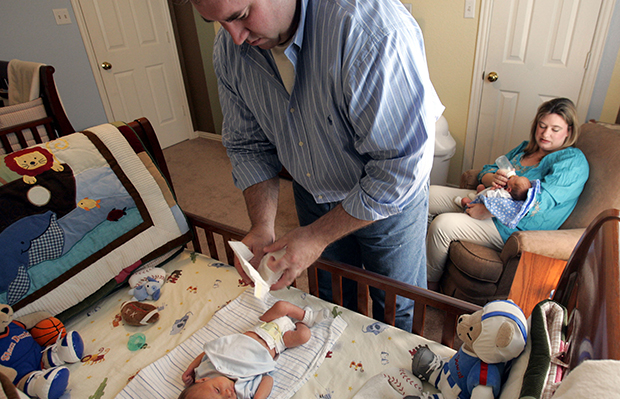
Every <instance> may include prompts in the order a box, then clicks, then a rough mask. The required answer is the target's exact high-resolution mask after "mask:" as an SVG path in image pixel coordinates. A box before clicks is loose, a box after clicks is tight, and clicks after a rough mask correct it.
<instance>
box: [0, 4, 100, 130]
mask: <svg viewBox="0 0 620 399" xmlns="http://www.w3.org/2000/svg"><path fill="white" fill-rule="evenodd" d="M56 8H66V9H67V10H68V11H69V15H70V17H71V21H72V23H71V24H69V25H56V20H55V18H54V14H53V12H52V10H53V9H56ZM0 37H1V38H2V41H1V43H0V59H2V60H4V61H9V60H11V59H19V60H23V61H32V62H40V63H43V64H48V65H52V66H53V67H54V68H55V69H56V72H55V73H54V80H55V82H56V86H57V89H58V92H59V93H60V97H61V99H62V102H63V104H64V106H65V109H66V111H67V116H68V117H69V120H70V121H71V123H72V125H73V127H74V128H75V129H76V130H78V131H79V130H84V129H86V128H89V127H91V126H94V125H99V124H101V123H105V122H107V118H106V115H105V111H104V109H103V104H102V102H101V97H100V96H99V92H98V91H97V85H96V83H95V79H94V77H93V73H92V70H91V68H90V64H89V62H88V57H87V55H86V50H85V49H84V43H83V41H82V36H81V35H80V31H79V29H78V26H77V23H76V21H75V15H74V14H73V8H72V7H71V1H70V0H46V1H40V0H18V1H13V0H3V1H0Z"/></svg>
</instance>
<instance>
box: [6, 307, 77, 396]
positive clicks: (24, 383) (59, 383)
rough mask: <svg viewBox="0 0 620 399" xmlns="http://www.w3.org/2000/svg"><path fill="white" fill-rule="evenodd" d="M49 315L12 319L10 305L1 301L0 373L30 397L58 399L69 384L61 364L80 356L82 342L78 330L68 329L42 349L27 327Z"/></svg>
mask: <svg viewBox="0 0 620 399" xmlns="http://www.w3.org/2000/svg"><path fill="white" fill-rule="evenodd" d="M48 317H51V315H50V314H49V313H47V312H36V313H33V314H30V315H27V316H24V317H22V318H21V319H20V320H13V308H11V307H10V306H9V305H4V304H0V372H1V373H4V374H5V375H6V376H8V377H9V378H10V379H11V380H12V381H13V384H15V385H16V386H17V388H18V389H20V390H21V391H22V392H24V393H26V394H27V395H29V396H31V397H35V398H40V399H57V398H59V397H60V396H62V394H63V393H64V391H65V389H66V388H67V385H68V383H69V369H68V368H67V367H65V366H63V365H64V364H65V363H75V362H78V361H79V360H80V359H81V357H82V355H83V353H84V342H83V341H82V338H81V337H80V334H78V332H77V331H68V332H67V334H66V335H65V336H64V337H63V338H59V339H58V340H57V341H56V342H55V343H54V344H52V345H50V346H48V347H46V348H42V347H41V346H40V345H39V344H38V343H37V342H36V341H35V339H34V338H33V337H32V335H31V334H30V333H29V332H28V330H29V329H30V328H32V327H33V326H34V325H36V324H37V323H38V322H40V321H41V320H43V319H45V318H48Z"/></svg>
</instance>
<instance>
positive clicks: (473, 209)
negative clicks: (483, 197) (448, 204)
mask: <svg viewBox="0 0 620 399" xmlns="http://www.w3.org/2000/svg"><path fill="white" fill-rule="evenodd" d="M465 213H467V214H468V215H469V216H471V217H473V218H474V219H478V220H484V219H489V218H492V217H493V214H492V213H491V212H489V210H488V209H487V207H486V206H484V204H481V203H478V204H473V205H472V204H469V205H467V209H465Z"/></svg>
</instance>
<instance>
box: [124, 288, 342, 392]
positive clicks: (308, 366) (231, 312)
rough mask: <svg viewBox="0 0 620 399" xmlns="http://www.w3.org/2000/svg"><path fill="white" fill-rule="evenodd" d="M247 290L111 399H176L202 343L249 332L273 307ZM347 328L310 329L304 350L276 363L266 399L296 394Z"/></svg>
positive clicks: (329, 322)
mask: <svg viewBox="0 0 620 399" xmlns="http://www.w3.org/2000/svg"><path fill="white" fill-rule="evenodd" d="M253 291H254V289H253V288H250V289H248V290H246V291H244V292H243V293H242V294H241V295H239V297H237V299H235V300H234V301H232V302H231V303H229V304H228V305H226V306H225V307H223V308H222V309H220V310H219V311H218V312H217V313H215V315H213V318H212V319H211V320H210V321H209V322H208V323H207V325H206V326H205V327H203V328H202V329H200V330H198V331H197V332H196V333H194V334H193V335H192V336H191V337H190V338H189V339H187V340H186V341H185V342H183V343H182V344H181V345H179V346H178V347H176V348H174V349H173V350H172V351H170V353H168V354H167V355H166V356H164V357H162V358H161V359H159V360H157V361H156V362H154V363H152V364H150V365H149V366H147V367H145V368H143V369H142V370H141V371H140V373H138V375H136V377H134V378H133V379H132V380H131V382H130V383H129V384H127V386H126V387H125V389H123V391H122V392H121V393H119V394H118V396H117V398H127V399H129V398H138V397H153V398H176V397H178V395H179V394H180V393H181V391H182V390H183V388H184V387H183V381H182V380H181V375H182V374H183V372H184V371H185V370H186V369H187V366H188V365H189V364H190V363H191V361H192V360H194V358H195V357H196V356H198V355H199V354H200V353H202V352H203V345H204V343H205V342H208V341H211V340H213V339H215V338H218V337H221V336H224V335H230V334H235V333H243V332H245V331H247V330H249V329H250V328H251V327H252V326H253V325H254V324H255V323H256V320H257V319H258V317H259V316H260V315H262V314H263V313H264V312H265V311H266V310H267V309H268V308H270V307H271V306H272V305H273V304H274V303H275V302H277V301H278V299H276V298H275V297H273V296H272V295H271V294H267V296H266V298H265V302H262V301H261V300H260V299H258V298H256V297H255V296H254V293H253ZM346 326H347V323H346V322H345V321H344V320H343V319H342V318H341V317H340V316H338V317H336V318H335V319H326V320H324V321H322V322H320V323H318V324H316V325H314V326H313V327H312V328H311V331H312V337H311V338H310V341H308V342H307V343H306V344H304V345H302V346H299V347H296V348H292V349H287V350H286V351H284V352H282V353H281V354H280V356H279V358H278V360H277V364H276V370H275V372H274V374H273V379H274V385H273V388H272V390H271V395H270V396H269V398H270V399H288V398H290V397H291V396H293V395H294V394H295V392H296V391H297V390H298V389H299V388H301V386H302V385H303V384H305V382H306V381H307V380H308V378H310V376H311V375H312V374H313V373H314V372H315V371H316V370H317V369H318V368H319V366H320V365H321V363H322V362H323V360H324V359H325V357H326V355H327V352H328V351H329V350H331V348H332V346H333V345H334V343H335V342H336V341H337V340H338V338H339V337H340V335H341V334H342V333H343V332H344V329H345V328H346Z"/></svg>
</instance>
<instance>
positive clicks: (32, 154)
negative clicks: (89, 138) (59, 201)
mask: <svg viewBox="0 0 620 399" xmlns="http://www.w3.org/2000/svg"><path fill="white" fill-rule="evenodd" d="M4 163H5V164H6V166H7V167H8V168H9V169H10V170H12V171H13V172H15V173H17V174H19V175H21V176H22V177H23V179H24V183H26V184H35V183H36V182H37V178H36V177H35V176H38V175H40V174H41V173H43V172H45V171H48V170H50V169H51V170H53V171H55V172H62V171H63V170H64V167H63V166H62V165H61V164H60V163H59V162H58V161H57V160H56V157H54V154H52V153H51V152H50V151H48V150H46V149H45V148H40V147H34V148H26V149H24V150H20V151H16V152H14V153H12V154H9V155H7V156H6V157H5V158H4Z"/></svg>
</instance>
